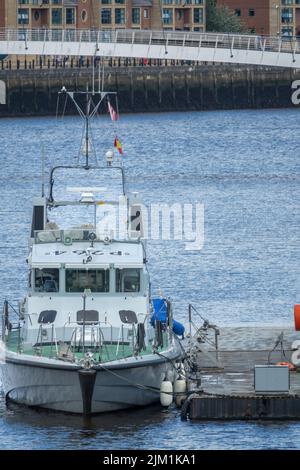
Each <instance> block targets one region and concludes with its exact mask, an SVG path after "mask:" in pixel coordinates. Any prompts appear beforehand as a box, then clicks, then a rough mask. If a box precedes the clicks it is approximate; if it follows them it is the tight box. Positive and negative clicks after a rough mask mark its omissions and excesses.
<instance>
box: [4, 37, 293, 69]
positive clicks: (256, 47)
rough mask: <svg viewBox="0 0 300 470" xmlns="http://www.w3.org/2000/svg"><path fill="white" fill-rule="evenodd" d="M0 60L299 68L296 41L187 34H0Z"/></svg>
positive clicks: (289, 39) (279, 38)
mask: <svg viewBox="0 0 300 470" xmlns="http://www.w3.org/2000/svg"><path fill="white" fill-rule="evenodd" d="M0 54H7V55H10V54H25V55H62V56H99V57H135V58H148V59H165V58H167V59H174V60H189V61H200V62H218V63H224V62H225V63H236V64H253V65H269V66H278V67H292V68H300V41H299V40H298V39H296V38H282V37H271V36H270V37H262V36H257V35H246V34H243V35H241V34H240V35H238V34H220V33H218V34H217V33H198V32H186V31H150V30H126V29H122V30H115V31H103V30H99V31H96V30H51V29H49V30H48V29H27V30H26V29H0Z"/></svg>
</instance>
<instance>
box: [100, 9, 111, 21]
mask: <svg viewBox="0 0 300 470" xmlns="http://www.w3.org/2000/svg"><path fill="white" fill-rule="evenodd" d="M101 23H102V24H111V9H110V8H102V10H101Z"/></svg>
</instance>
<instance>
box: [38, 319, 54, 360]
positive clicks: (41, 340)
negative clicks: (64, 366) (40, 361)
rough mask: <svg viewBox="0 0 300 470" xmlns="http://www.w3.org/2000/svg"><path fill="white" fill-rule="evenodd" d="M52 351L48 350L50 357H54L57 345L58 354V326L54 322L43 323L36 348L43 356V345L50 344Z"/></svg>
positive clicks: (39, 330)
mask: <svg viewBox="0 0 300 470" xmlns="http://www.w3.org/2000/svg"><path fill="white" fill-rule="evenodd" d="M49 330H50V331H51V337H50V341H48V331H49ZM44 332H46V341H44ZM49 343H50V351H49V352H48V355H49V357H53V347H55V352H56V354H55V355H56V356H57V355H58V352H59V349H58V340H57V334H56V328H55V325H54V323H49V324H41V325H40V326H39V329H38V334H37V339H36V342H35V346H34V350H35V352H36V354H38V355H39V356H43V347H44V346H46V345H47V346H49Z"/></svg>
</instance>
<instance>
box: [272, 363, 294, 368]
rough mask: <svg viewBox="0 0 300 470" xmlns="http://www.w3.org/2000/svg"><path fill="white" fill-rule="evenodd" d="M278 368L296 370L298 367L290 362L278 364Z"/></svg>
mask: <svg viewBox="0 0 300 470" xmlns="http://www.w3.org/2000/svg"><path fill="white" fill-rule="evenodd" d="M276 366H286V367H288V368H289V369H290V370H295V369H296V367H295V366H294V365H293V364H291V363H290V362H277V363H276Z"/></svg>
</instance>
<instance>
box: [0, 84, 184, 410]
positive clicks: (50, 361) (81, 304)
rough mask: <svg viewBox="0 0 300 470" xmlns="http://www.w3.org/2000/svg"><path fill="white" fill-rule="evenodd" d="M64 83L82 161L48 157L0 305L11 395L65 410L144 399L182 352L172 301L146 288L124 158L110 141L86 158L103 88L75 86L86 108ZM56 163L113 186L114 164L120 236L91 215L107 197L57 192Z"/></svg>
mask: <svg viewBox="0 0 300 470" xmlns="http://www.w3.org/2000/svg"><path fill="white" fill-rule="evenodd" d="M61 93H62V94H64V95H65V96H69V98H70V99H71V100H72V101H74V103H75V104H76V107H77V108H78V110H79V112H80V114H81V116H82V117H83V119H84V126H85V132H84V134H83V142H82V143H83V147H84V149H85V161H84V163H83V164H81V162H80V160H78V164H77V165H75V166H72V165H71V166H56V167H53V168H52V169H51V171H50V178H49V187H48V191H47V193H48V195H47V196H46V195H45V194H44V191H43V192H42V197H38V198H36V199H34V201H33V215H32V224H31V233H30V238H29V254H28V258H27V263H28V268H29V286H28V293H27V295H26V297H25V298H24V299H23V300H22V301H20V302H19V306H18V308H17V309H16V308H14V305H12V304H11V302H10V301H9V300H6V301H5V303H4V308H3V315H2V344H3V346H4V347H3V349H4V356H5V358H4V361H3V364H2V365H1V368H0V369H1V376H2V386H3V389H4V393H5V396H6V398H7V399H8V400H12V401H13V402H16V403H20V404H25V405H28V406H34V407H42V408H46V409H51V410H59V411H63V412H70V413H79V414H93V413H101V412H109V411H115V410H120V409H126V408H130V407H136V406H145V405H149V404H151V403H154V402H156V401H159V397H160V388H161V385H162V382H163V381H166V380H169V381H170V377H172V374H173V373H174V370H175V369H176V361H180V359H181V356H182V348H181V345H180V342H179V339H178V337H177V335H176V334H175V333H174V330H175V332H176V333H180V334H183V330H184V329H183V327H182V325H180V324H178V323H176V322H174V321H173V314H172V305H171V303H170V301H169V300H167V299H164V298H163V297H162V296H160V297H157V298H152V296H151V291H150V279H149V274H148V270H147V257H146V247H145V241H144V240H143V239H142V235H143V234H142V226H143V223H142V218H141V214H142V210H141V202H140V201H139V200H138V195H137V194H136V193H133V194H130V193H128V192H127V189H126V182H125V170H124V167H123V165H122V164H119V163H118V164H115V163H114V151H113V150H109V151H108V152H107V153H106V161H105V162H104V164H102V165H101V164H100V165H99V164H98V163H97V162H96V163H95V164H94V165H92V164H91V163H90V161H91V135H90V120H91V119H92V117H93V116H94V115H95V114H96V112H97V111H98V108H99V106H100V103H101V102H103V101H104V100H105V99H107V98H108V97H109V95H110V94H109V93H108V92H99V93H95V92H88V91H87V92H82V93H78V95H79V102H80V100H81V101H83V99H84V100H86V107H85V106H84V107H85V108H86V109H85V112H84V111H83V109H82V107H80V104H79V102H77V101H76V97H75V95H76V94H75V93H73V92H72V93H71V92H68V91H67V90H66V89H63V90H62V92H61ZM82 95H85V96H82ZM96 95H97V96H98V104H95V105H93V103H94V101H95V96H96ZM61 172H63V174H64V176H63V179H64V183H66V181H65V179H66V178H69V180H70V182H71V183H72V184H73V181H74V174H75V173H76V174H78V172H81V173H80V174H81V176H80V182H81V185H83V184H84V178H85V181H87V182H88V183H90V181H91V179H92V174H95V173H96V174H97V175H100V176H101V177H103V176H104V175H105V177H106V178H107V181H108V186H110V185H111V183H112V181H113V178H112V174H113V173H114V174H115V173H117V174H118V175H119V178H120V183H121V184H120V187H121V194H120V195H119V197H118V199H117V200H114V201H113V200H110V201H109V205H110V206H113V205H114V204H116V205H118V206H119V205H120V204H121V205H122V208H123V210H124V211H125V225H126V229H125V233H124V234H123V236H122V237H120V236H119V237H118V238H117V237H116V234H115V233H114V232H113V231H112V230H108V229H107V227H103V226H102V223H101V221H98V220H97V208H99V207H101V205H103V204H104V201H103V200H99V198H97V196H96V195H95V193H93V192H92V190H91V189H93V188H89V189H88V190H84V191H83V192H82V193H78V192H75V193H73V194H72V197H73V196H74V194H75V196H74V197H73V199H72V200H69V199H60V198H58V197H57V196H56V191H55V189H56V186H55V185H56V181H57V178H58V175H59V174H60V173H61ZM66 175H67V176H66ZM97 178H98V176H97ZM94 189H95V188H94ZM96 190H97V188H96ZM100 191H105V190H104V189H103V188H100ZM74 198H75V200H74ZM102 199H103V195H102ZM81 209H83V212H84V214H85V218H86V216H87V214H92V217H91V219H92V220H89V223H84V224H81V223H80V220H79V219H78V214H79V212H80V210H81ZM58 210H62V211H63V213H64V211H67V210H68V211H70V210H71V212H72V213H74V214H75V219H76V225H75V226H73V225H72V226H70V227H67V228H61V227H59V226H58V224H57V223H56V222H54V221H53V219H52V217H53V215H54V213H55V212H56V211H58ZM137 219H138V223H137ZM62 220H64V217H63V218H62ZM65 220H67V221H69V220H70V219H69V218H67V217H66V218H65ZM85 222H86V220H85ZM133 222H135V223H134V224H133Z"/></svg>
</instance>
